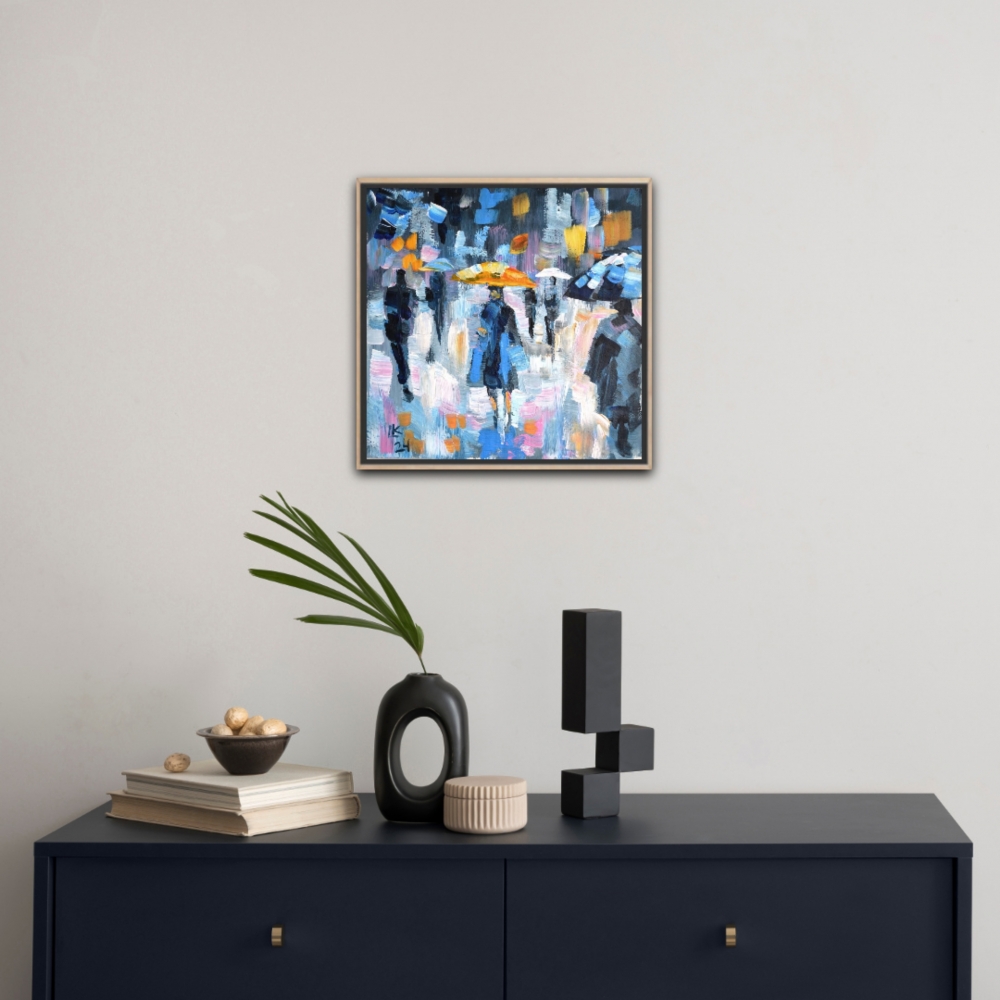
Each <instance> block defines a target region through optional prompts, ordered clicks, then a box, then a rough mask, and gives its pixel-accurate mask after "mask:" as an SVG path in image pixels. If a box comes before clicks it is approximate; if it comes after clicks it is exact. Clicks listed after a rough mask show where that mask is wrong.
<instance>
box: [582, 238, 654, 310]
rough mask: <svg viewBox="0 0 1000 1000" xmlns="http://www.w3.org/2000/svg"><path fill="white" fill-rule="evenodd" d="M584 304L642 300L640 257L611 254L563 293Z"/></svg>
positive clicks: (634, 252) (632, 253)
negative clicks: (584, 302)
mask: <svg viewBox="0 0 1000 1000" xmlns="http://www.w3.org/2000/svg"><path fill="white" fill-rule="evenodd" d="M563 294H564V295H565V296H566V297H567V298H570V299H583V300H584V301H586V302H617V301H618V300H619V299H641V298H642V254H641V253H637V252H636V251H635V250H629V251H627V252H625V253H613V254H609V255H608V256H607V257H603V258H601V260H599V261H598V262H597V263H596V264H595V265H594V266H593V267H591V268H590V269H589V270H587V271H584V272H583V274H581V275H579V276H577V277H576V278H574V279H573V281H572V282H570V285H569V287H568V288H567V289H566V291H565V292H564V293H563Z"/></svg>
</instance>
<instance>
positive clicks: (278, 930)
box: [271, 924, 285, 948]
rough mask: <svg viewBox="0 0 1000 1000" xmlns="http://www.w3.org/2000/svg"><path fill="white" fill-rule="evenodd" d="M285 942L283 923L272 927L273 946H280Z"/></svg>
mask: <svg viewBox="0 0 1000 1000" xmlns="http://www.w3.org/2000/svg"><path fill="white" fill-rule="evenodd" d="M284 943H285V928H284V927H282V926H281V924H275V925H274V927H272V928H271V947H272V948H280V947H282V946H283V945H284Z"/></svg>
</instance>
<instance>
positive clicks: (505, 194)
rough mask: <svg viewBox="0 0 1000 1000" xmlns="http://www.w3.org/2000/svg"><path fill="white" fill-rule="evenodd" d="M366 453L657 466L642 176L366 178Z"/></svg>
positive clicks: (372, 456) (362, 303)
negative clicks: (653, 442) (653, 463)
mask: <svg viewBox="0 0 1000 1000" xmlns="http://www.w3.org/2000/svg"><path fill="white" fill-rule="evenodd" d="M356 238H357V373H356V392H357V400H356V402H357V405H356V423H357V428H356V441H357V468H358V469H361V470H382V471H385V470H393V469H397V470H412V469H454V470H469V469H481V470H492V471H495V470H501V469H512V470H514V469H519V470H526V469H561V470H574V469H575V470H595V469H599V470H608V471H625V470H632V471H648V470H649V469H651V468H652V433H651V432H652V384H651V375H652V347H653V344H652V305H653V296H652V291H653V290H652V287H651V285H652V182H651V180H650V179H649V178H642V177H639V178H636V177H625V178H503V177H500V178H434V177H430V178H428V177H422V178H405V177H395V178H384V177H383V178H377V177H368V178H360V179H359V180H358V182H357V237H356Z"/></svg>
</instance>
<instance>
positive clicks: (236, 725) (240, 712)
mask: <svg viewBox="0 0 1000 1000" xmlns="http://www.w3.org/2000/svg"><path fill="white" fill-rule="evenodd" d="M249 715H250V713H249V712H247V710H246V709H245V708H241V707H240V706H239V705H237V706H235V707H234V708H231V709H229V711H228V712H226V719H225V722H226V725H227V726H229V728H230V729H231V730H232V731H233V732H234V733H236V732H239V730H240V729H241V728H242V727H243V726H244V725H245V723H246V721H247V718H248V717H249Z"/></svg>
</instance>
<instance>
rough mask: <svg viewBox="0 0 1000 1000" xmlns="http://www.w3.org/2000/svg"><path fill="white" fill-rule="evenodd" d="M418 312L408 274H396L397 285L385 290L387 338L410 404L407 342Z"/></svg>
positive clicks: (397, 372)
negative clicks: (408, 283) (407, 277)
mask: <svg viewBox="0 0 1000 1000" xmlns="http://www.w3.org/2000/svg"><path fill="white" fill-rule="evenodd" d="M415 312H416V296H415V295H414V293H413V291H412V289H411V288H410V287H409V285H407V283H406V272H405V271H403V270H398V271H397V272H396V284H394V285H390V286H389V287H388V288H387V289H386V290H385V338H386V340H388V341H389V343H390V345H391V346H392V356H393V357H394V358H395V359H396V379H397V380H398V381H399V384H400V385H401V386H402V387H403V398H404V399H405V400H406V401H407V402H410V400H412V399H413V393H412V392H410V365H409V362H408V361H407V357H406V356H407V353H408V352H407V341H408V340H409V338H410V331H411V329H412V320H413V314H414V313H415Z"/></svg>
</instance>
